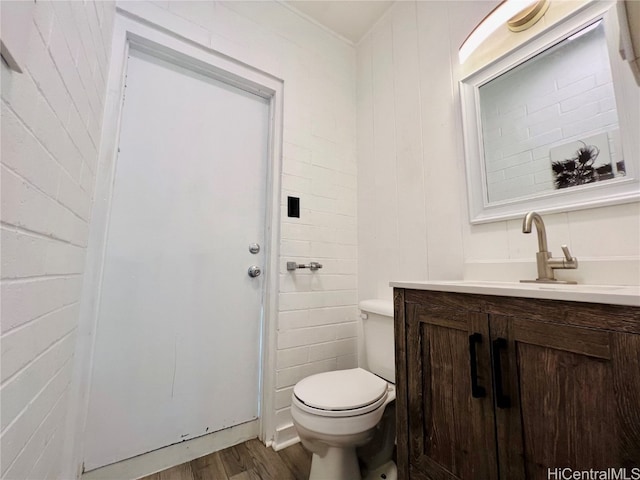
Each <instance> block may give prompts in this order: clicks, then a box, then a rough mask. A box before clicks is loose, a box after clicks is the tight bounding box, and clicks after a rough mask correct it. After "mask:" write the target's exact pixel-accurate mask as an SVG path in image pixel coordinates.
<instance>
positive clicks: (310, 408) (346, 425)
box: [291, 300, 395, 480]
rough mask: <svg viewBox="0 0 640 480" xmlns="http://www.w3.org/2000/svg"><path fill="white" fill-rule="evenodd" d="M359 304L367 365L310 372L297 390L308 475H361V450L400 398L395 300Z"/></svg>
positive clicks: (329, 478) (340, 479) (322, 479)
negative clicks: (395, 353)
mask: <svg viewBox="0 0 640 480" xmlns="http://www.w3.org/2000/svg"><path fill="white" fill-rule="evenodd" d="M360 308H361V310H362V311H363V320H364V322H365V323H364V326H365V327H364V332H365V349H366V357H367V359H368V362H367V363H368V365H367V366H368V370H365V369H364V368H352V369H348V370H337V371H332V372H324V373H319V374H316V375H311V376H310V377H307V378H304V379H302V380H301V381H299V382H298V383H297V384H296V385H295V387H294V389H293V393H292V398H291V416H292V419H293V424H294V426H295V428H296V430H297V432H298V436H299V437H300V441H301V442H302V445H303V446H304V447H305V448H306V449H307V450H309V451H310V452H311V453H312V460H311V473H310V476H309V480H358V479H360V478H361V471H360V466H359V462H358V455H357V453H356V449H357V448H358V447H361V446H363V445H365V444H367V443H368V442H370V441H371V439H372V438H373V437H374V434H375V433H376V429H377V427H378V426H379V423H380V420H381V419H382V417H383V414H384V412H385V409H386V407H387V406H388V405H389V404H390V403H391V402H392V401H394V400H395V385H394V384H393V383H392V382H393V381H395V370H394V363H393V361H394V356H393V319H392V315H393V307H392V305H391V302H382V301H380V300H376V301H373V303H367V302H366V301H365V302H361V304H360ZM374 310H375V311H374ZM367 333H369V338H368V339H367ZM370 350H371V351H370ZM369 370H370V371H369ZM372 372H375V373H378V374H377V375H376V374H375V373H372ZM379 372H382V373H384V374H385V378H383V377H382V376H381V375H380V374H379ZM388 380H390V381H388ZM385 430H388V429H385ZM391 435H393V432H391ZM385 443H386V445H387V450H388V454H386V456H387V457H388V458H384V462H386V464H390V465H391V468H392V469H393V470H395V465H393V462H391V450H392V448H393V437H391V449H389V448H388V444H389V442H388V441H387V442H385ZM377 457H380V455H377ZM382 457H385V455H382ZM373 468H381V465H379V464H376V465H373ZM382 468H386V467H382ZM382 478H385V477H382ZM389 478H393V477H389Z"/></svg>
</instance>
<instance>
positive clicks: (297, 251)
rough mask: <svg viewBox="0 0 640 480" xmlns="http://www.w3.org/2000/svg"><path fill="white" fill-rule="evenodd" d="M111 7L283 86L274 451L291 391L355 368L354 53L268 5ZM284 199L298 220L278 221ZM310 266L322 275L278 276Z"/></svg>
mask: <svg viewBox="0 0 640 480" xmlns="http://www.w3.org/2000/svg"><path fill="white" fill-rule="evenodd" d="M118 5H119V6H120V7H122V8H123V9H125V10H128V11H130V12H132V13H134V14H135V15H138V16H140V17H142V18H146V19H147V20H150V21H152V22H154V23H158V24H160V25H162V26H163V27H165V28H168V29H169V30H171V31H173V32H175V33H178V34H180V35H182V36H184V37H186V38H189V39H191V40H193V41H195V42H197V43H200V44H203V45H204V46H206V47H208V48H213V49H215V50H217V51H219V52H222V53H224V54H226V55H229V56H231V57H233V58H235V59H237V60H239V61H242V62H246V63H248V64H250V65H252V66H254V67H256V68H259V69H261V70H264V71H266V72H268V73H270V74H272V75H274V76H277V77H279V78H281V79H283V80H284V139H283V140H284V142H283V159H282V171H283V176H282V197H281V205H282V222H281V225H280V229H281V243H280V255H281V258H280V290H279V309H280V312H279V318H278V340H277V345H278V351H277V366H276V368H277V372H276V391H275V392H273V394H274V395H275V407H276V412H265V414H266V415H270V414H272V415H274V416H275V419H276V424H275V427H277V432H276V436H275V442H276V447H277V446H278V443H279V442H280V441H286V440H287V439H288V438H290V437H289V436H288V435H289V433H286V432H284V430H286V429H287V427H288V426H290V424H291V419H290V414H289V405H290V398H291V386H292V385H294V384H295V382H297V381H298V380H300V379H301V378H303V377H305V376H307V375H310V374H312V373H317V372H321V371H326V370H335V369H336V368H348V367H352V366H356V365H357V359H356V340H355V339H356V336H357V330H356V328H355V327H356V325H357V324H356V321H357V320H358V312H357V308H356V304H357V294H356V291H357V282H356V274H357V271H356V262H357V251H356V244H357V224H356V213H357V211H356V210H357V197H356V195H357V193H356V187H357V168H356V158H355V155H356V145H355V140H356V108H355V88H356V85H355V73H356V72H355V48H354V47H353V45H350V44H347V43H345V42H344V41H343V40H341V39H338V38H337V37H334V36H332V35H331V34H329V33H327V31H326V30H324V29H322V28H319V27H318V26H316V25H314V24H312V23H310V22H309V21H308V20H306V19H304V18H302V17H300V16H299V15H298V14H296V13H294V12H292V11H291V10H290V9H288V8H287V7H286V6H285V5H283V4H281V3H276V2H206V3H205V2H174V1H169V2H153V3H152V2H142V1H138V2H119V3H118ZM289 195H293V196H297V197H300V207H301V215H300V218H288V217H287V216H286V205H287V196H289ZM310 260H316V261H318V262H320V263H322V264H323V268H322V270H319V271H317V272H309V271H308V270H300V271H297V272H295V273H291V272H288V271H287V270H286V262H287V261H297V262H300V263H308V262H309V261H310ZM283 429H284V430H283ZM279 435H282V438H279Z"/></svg>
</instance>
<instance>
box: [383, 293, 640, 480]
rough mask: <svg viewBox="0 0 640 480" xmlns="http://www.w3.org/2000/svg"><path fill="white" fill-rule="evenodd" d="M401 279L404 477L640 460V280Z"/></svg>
mask: <svg viewBox="0 0 640 480" xmlns="http://www.w3.org/2000/svg"><path fill="white" fill-rule="evenodd" d="M391 286H393V287H394V309H395V335H396V379H397V381H396V385H397V407H396V408H397V419H398V425H397V444H398V470H399V478H404V479H438V480H441V479H442V480H444V479H447V480H449V479H460V480H477V479H483V480H493V479H503V480H504V479H506V480H519V479H547V478H555V477H548V469H552V470H553V469H554V468H559V469H560V468H567V467H568V468H572V469H575V470H589V469H606V468H610V467H616V468H621V467H626V468H627V474H628V475H631V471H632V470H631V469H632V468H633V467H640V290H638V288H634V287H615V286H603V287H597V286H580V285H564V286H563V285H548V284H547V285H545V284H518V283H490V282H462V281H461V282H392V283H391ZM638 472H639V473H640V470H638ZM558 478H559V477H558ZM629 478H631V477H629Z"/></svg>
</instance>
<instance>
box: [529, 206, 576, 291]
mask: <svg viewBox="0 0 640 480" xmlns="http://www.w3.org/2000/svg"><path fill="white" fill-rule="evenodd" d="M532 223H533V224H535V226H536V232H537V234H538V253H536V261H537V263H538V278H536V279H535V280H520V281H521V282H523V283H535V282H539V283H577V282H573V281H564V280H557V279H556V277H555V272H554V270H556V269H560V268H561V269H574V268H578V259H577V258H575V257H572V256H571V252H569V247H567V246H566V245H562V251H563V252H564V258H553V257H552V256H551V252H549V251H548V249H547V231H546V229H545V227H544V222H543V221H542V217H541V216H540V215H539V214H537V213H536V212H529V213H527V214H526V215H525V216H524V220H523V221H522V233H531V224H532Z"/></svg>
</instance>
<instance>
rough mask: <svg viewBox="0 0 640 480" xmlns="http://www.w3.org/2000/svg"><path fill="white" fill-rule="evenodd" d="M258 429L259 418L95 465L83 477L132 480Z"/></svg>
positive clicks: (228, 444) (219, 447)
mask: <svg viewBox="0 0 640 480" xmlns="http://www.w3.org/2000/svg"><path fill="white" fill-rule="evenodd" d="M258 433H259V425H258V420H253V421H251V422H247V423H243V424H240V425H236V426H235V427H231V428H227V429H225V430H221V431H219V432H214V433H210V434H208V435H203V436H202V437H198V438H193V439H191V440H187V441H185V442H181V443H176V444H175V445H169V446H168V447H164V448H159V449H158V450H154V451H152V452H149V453H145V454H143V455H138V456H137V457H133V458H129V459H127V460H123V461H121V462H118V463H113V464H111V465H107V466H106V467H100V468H96V469H95V470H91V471H90V472H86V473H84V474H83V475H82V480H113V479H114V478H117V479H119V480H135V479H137V478H140V477H144V476H146V475H151V474H153V473H157V472H161V471H162V470H166V469H167V468H171V467H175V466H176V465H180V464H182V463H185V462H190V461H191V460H195V459H196V458H200V457H203V456H205V455H209V454H210V453H213V452H217V451H218V450H222V449H224V448H227V447H231V446H233V445H237V444H239V443H242V442H245V441H247V440H250V439H252V438H256V437H257V436H258Z"/></svg>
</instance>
